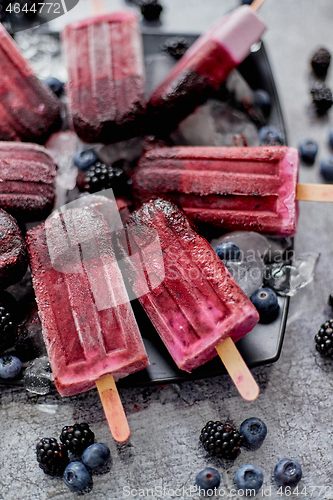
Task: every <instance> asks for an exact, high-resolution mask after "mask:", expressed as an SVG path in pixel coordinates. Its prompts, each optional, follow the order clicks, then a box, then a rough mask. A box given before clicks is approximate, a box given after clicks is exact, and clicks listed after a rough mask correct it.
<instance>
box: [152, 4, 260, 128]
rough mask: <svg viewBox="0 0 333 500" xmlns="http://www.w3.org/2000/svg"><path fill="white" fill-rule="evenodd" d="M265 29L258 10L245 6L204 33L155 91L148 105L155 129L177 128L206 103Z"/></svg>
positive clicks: (247, 53)
mask: <svg viewBox="0 0 333 500" xmlns="http://www.w3.org/2000/svg"><path fill="white" fill-rule="evenodd" d="M264 31H265V25H264V23H263V22H262V21H261V20H260V19H259V18H258V16H257V15H256V13H255V12H254V10H253V9H252V8H251V7H249V6H248V5H242V6H240V7H238V8H237V9H235V10H234V11H233V12H231V13H230V14H228V15H226V16H225V17H223V18H222V19H221V20H220V21H219V22H218V24H216V25H214V26H213V27H212V28H211V29H210V30H208V32H207V33H205V34H203V35H202V36H200V37H199V38H198V39H197V40H196V41H195V42H194V44H193V45H192V46H191V47H190V48H189V49H188V50H187V51H186V52H185V54H184V55H183V57H181V59H180V60H179V62H178V63H177V64H176V65H175V66H174V68H173V69H172V70H171V72H170V74H169V75H168V76H167V77H166V79H165V80H164V81H163V82H162V83H161V84H160V85H159V86H158V87H157V88H156V89H155V90H154V91H153V92H152V94H151V96H150V99H149V103H148V106H147V113H148V119H149V120H150V126H151V129H152V131H153V132H154V133H156V129H157V130H159V131H161V130H172V129H174V128H175V127H176V126H177V124H178V123H179V122H180V121H181V120H182V119H183V118H185V117H186V116H187V115H189V114H190V113H192V111H194V109H195V108H196V106H198V105H199V104H202V103H203V102H205V100H206V99H207V98H208V97H209V96H210V95H212V92H213V91H216V90H218V89H219V87H220V85H221V83H223V82H224V81H225V80H226V79H227V77H228V75H229V74H230V72H231V71H232V70H233V69H235V68H236V67H237V66H238V65H239V64H240V63H241V62H242V61H243V60H244V59H245V57H246V56H247V55H249V53H250V49H251V45H253V43H255V42H257V41H258V40H259V39H260V37H261V35H262V34H263V32H264Z"/></svg>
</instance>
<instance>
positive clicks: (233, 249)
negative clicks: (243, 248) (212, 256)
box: [216, 241, 240, 260]
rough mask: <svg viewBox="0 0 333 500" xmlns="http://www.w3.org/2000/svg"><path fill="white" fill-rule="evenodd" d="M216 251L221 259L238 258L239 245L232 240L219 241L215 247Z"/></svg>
mask: <svg viewBox="0 0 333 500" xmlns="http://www.w3.org/2000/svg"><path fill="white" fill-rule="evenodd" d="M216 253H217V255H218V256H219V257H220V259H221V260H238V259H239V256H240V250H239V247H238V246H237V245H236V244H235V243H233V242H232V241H225V242H223V243H220V244H219V245H218V247H217V248H216Z"/></svg>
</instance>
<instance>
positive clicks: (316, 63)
mask: <svg viewBox="0 0 333 500" xmlns="http://www.w3.org/2000/svg"><path fill="white" fill-rule="evenodd" d="M330 62H331V54H330V53H329V51H328V50H327V49H324V48H321V49H318V50H317V51H316V52H315V53H314V54H313V56H312V59H311V66H312V69H313V71H314V73H315V74H316V75H317V76H318V77H319V78H326V75H327V70H328V67H329V65H330Z"/></svg>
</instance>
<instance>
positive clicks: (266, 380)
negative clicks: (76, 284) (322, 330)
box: [0, 0, 333, 500]
mask: <svg viewBox="0 0 333 500" xmlns="http://www.w3.org/2000/svg"><path fill="white" fill-rule="evenodd" d="M81 2H82V3H81ZM81 2H80V4H79V6H78V7H75V8H74V9H73V11H72V12H71V13H70V14H68V18H67V17H64V18H62V19H61V20H58V21H57V22H58V27H59V24H60V23H61V24H63V23H65V22H67V21H68V20H70V19H71V18H73V16H76V17H80V16H81V17H82V16H83V15H86V13H87V11H86V10H85V9H84V11H83V10H82V9H83V6H86V5H87V2H84V0H81ZM124 3H125V2H122V1H120V0H117V1H116V0H114V1H112V2H111V0H110V1H109V2H106V4H107V5H108V6H110V8H111V9H116V8H118V7H119V6H123V5H124ZM163 3H164V4H165V11H164V14H163V18H162V20H163V26H162V28H163V29H166V30H170V31H180V32H182V31H187V32H191V31H193V32H195V31H199V30H201V29H202V28H205V27H206V26H208V24H209V23H210V22H212V21H214V20H215V19H216V17H218V15H219V13H221V14H222V13H223V12H224V11H225V10H226V8H228V7H229V6H230V5H233V2H229V1H228V2H227V1H225V2H221V0H208V1H207V2H201V1H198V0H187V1H182V2H180V1H179V0H167V1H166V0H165V1H164V2H163ZM127 5H129V3H127ZM260 14H261V16H262V18H263V19H264V20H265V21H266V23H267V26H268V31H267V33H266V34H265V36H264V40H265V42H266V48H267V51H268V53H269V56H270V59H271V64H272V67H273V71H274V74H275V77H276V82H277V86H278V90H279V95H280V99H281V103H282V107H283V110H284V115H285V120H286V124H287V127H288V132H289V144H290V145H292V146H297V144H298V141H299V140H300V139H301V138H304V137H311V138H314V139H316V140H317V141H318V142H319V145H320V151H319V155H318V157H319V158H320V157H323V156H325V155H326V154H328V152H329V149H328V145H327V133H328V130H329V127H330V126H331V125H332V113H333V111H332V110H331V112H330V113H329V115H328V117H327V118H325V119H322V120H319V119H317V118H315V117H314V116H313V115H312V114H311V112H310V109H309V108H310V107H309V104H310V96H309V92H308V87H309V58H310V57H311V55H312V53H313V52H314V50H316V48H317V47H319V46H321V45H324V46H326V47H327V48H328V49H330V50H331V51H333V38H332V22H333V3H332V1H331V0H317V1H316V2H313V1H311V0H293V1H292V2H291V1H290V0H279V1H274V0H267V1H266V3H265V4H264V6H263V7H262V9H261V12H260ZM328 81H329V83H330V84H332V68H331V70H330V73H329V80H328ZM300 179H301V180H302V181H306V182H320V181H321V179H320V176H319V163H318V162H316V164H315V166H314V167H305V166H301V168H300ZM300 208H301V214H300V224H299V231H298V233H297V236H296V238H295V245H296V250H297V251H298V252H310V251H318V250H319V251H320V252H321V257H320V260H319V264H318V267H317V272H316V276H315V279H314V281H313V283H312V284H310V285H309V286H308V287H307V288H305V289H303V290H300V291H299V293H298V294H297V295H296V296H295V297H293V298H292V300H291V306H290V312H289V319H288V324H287V330H286V335H285V341H284V345H283V350H282V354H281V357H280V359H279V360H278V361H277V362H276V363H275V364H272V365H269V366H263V367H260V368H256V369H253V374H254V377H255V378H256V380H257V381H258V383H259V385H260V389H261V393H260V396H259V399H258V400H257V401H255V402H252V403H247V402H245V401H243V400H242V399H241V398H240V397H239V396H238V394H237V392H236V389H235V388H234V387H233V385H232V383H231V382H230V380H229V378H228V376H226V375H222V376H219V377H215V378H211V379H204V380H199V381H196V382H187V383H182V384H180V385H168V386H164V387H149V388H139V389H138V388H135V389H134V388H121V389H120V395H121V399H122V401H123V403H124V407H125V410H126V413H127V415H128V420H129V425H130V427H131V431H132V437H131V439H130V443H129V444H127V445H123V446H119V445H117V444H116V443H115V442H114V441H113V440H112V438H111V436H110V433H109V430H108V427H107V425H106V422H105V419H104V415H103V411H102V408H101V404H100V402H99V399H98V396H97V392H96V391H90V392H88V393H85V394H82V395H79V396H77V397H70V398H60V397H59V396H57V395H56V394H53V395H47V396H31V395H29V394H28V393H26V392H25V390H23V389H22V388H20V387H15V388H8V387H1V388H0V391H1V393H0V394H1V396H0V429H1V431H0V435H1V448H0V498H1V499H4V500H14V499H15V500H17V498H23V499H31V500H35V499H36V500H37V499H38V500H47V499H57V500H63V499H70V498H74V497H75V496H79V495H77V494H73V493H71V492H69V491H68V489H67V488H66V486H65V485H64V484H63V483H62V481H61V479H57V478H50V477H48V476H46V475H44V474H43V472H42V471H41V470H40V469H39V468H38V466H37V463H36V460H35V451H34V448H35V444H36V442H37V440H38V439H39V438H40V437H43V436H55V437H58V435H59V433H60V431H61V428H62V426H63V425H65V424H69V423H72V422H73V421H87V422H88V423H89V424H90V425H91V427H92V428H93V430H94V432H95V434H96V438H97V440H98V441H101V442H104V443H106V444H108V446H109V447H110V449H111V455H112V461H111V463H110V464H109V467H108V468H107V470H106V471H104V473H101V474H100V475H94V476H93V488H92V490H91V492H88V493H86V494H85V495H84V497H85V498H87V499H90V498H91V499H98V500H110V499H117V500H118V499H122V498H139V491H133V492H132V493H131V494H130V495H129V496H127V497H126V496H125V495H126V493H127V491H128V490H129V489H131V490H132V489H134V490H138V489H139V488H145V489H147V488H157V487H160V488H163V487H165V488H166V490H168V491H166V494H165V495H164V498H168V499H169V498H191V499H197V498H198V496H197V495H195V494H190V493H189V491H188V490H187V491H186V492H185V495H182V494H181V495H179V493H181V492H180V491H175V490H176V488H182V487H184V488H190V487H191V486H193V484H194V480H195V476H196V474H197V472H199V471H200V470H201V469H202V468H204V467H205V466H213V467H216V468H217V469H218V470H219V471H220V473H221V476H222V482H221V488H222V492H224V496H221V498H240V495H237V494H236V492H235V491H232V488H234V483H233V476H234V473H235V471H236V469H237V467H238V466H240V465H242V464H244V463H255V464H256V465H258V466H260V467H262V469H263V471H264V476H265V477H264V491H259V493H258V495H257V498H263V497H264V496H266V497H268V498H271V499H273V500H278V499H281V498H302V499H303V498H304V499H305V498H306V499H310V498H316V499H322V498H327V499H330V498H331V499H332V498H333V467H332V458H333V453H332V409H331V401H332V396H331V395H332V386H333V364H332V362H330V361H327V360H324V359H322V358H321V357H320V356H319V355H318V354H317V352H316V350H315V347H314V341H313V336H314V334H315V333H316V331H317V330H318V328H319V326H320V325H321V323H322V322H323V321H324V320H325V319H328V318H329V317H331V316H332V315H333V312H332V310H331V309H330V307H329V306H328V305H327V297H328V295H329V293H331V292H332V291H333V290H332V282H331V279H332V264H331V259H332V213H333V212H332V210H333V209H332V205H330V204H320V203H301V207H300ZM250 416H257V417H259V418H261V419H262V420H264V421H265V422H266V424H267V427H268V434H267V438H266V440H265V442H264V444H263V446H262V447H261V448H260V449H259V450H257V451H255V452H250V451H245V450H244V451H242V453H241V455H240V456H239V457H238V458H237V460H236V461H235V462H234V463H225V462H223V461H221V460H215V459H212V458H209V457H208V456H207V455H206V454H205V453H204V452H203V450H202V449H201V448H200V446H199V444H198V437H199V433H200V429H201V428H202V426H203V425H204V424H205V423H206V422H207V420H215V419H219V420H224V419H231V420H233V421H234V422H235V424H236V425H239V424H240V423H241V422H242V421H243V420H244V419H245V418H248V417H250ZM283 457H294V458H296V459H297V460H298V461H299V462H300V463H301V464H302V468H303V479H302V481H301V483H300V484H299V488H298V493H299V495H298V496H297V495H296V492H294V494H292V495H290V496H289V495H288V494H287V493H286V494H283V495H279V491H278V489H277V487H276V485H275V483H274V480H273V478H272V472H273V469H274V466H275V464H276V463H277V461H278V460H279V459H281V458H283ZM124 488H125V489H124ZM126 488H127V489H126ZM158 491H159V490H155V494H153V495H150V496H149V495H148V494H147V492H145V493H146V494H145V498H163V495H161V496H160V497H159V496H158ZM141 498H142V496H141Z"/></svg>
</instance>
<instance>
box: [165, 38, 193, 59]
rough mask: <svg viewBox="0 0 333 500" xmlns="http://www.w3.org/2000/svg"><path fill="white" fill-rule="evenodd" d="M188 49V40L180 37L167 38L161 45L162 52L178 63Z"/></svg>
mask: <svg viewBox="0 0 333 500" xmlns="http://www.w3.org/2000/svg"><path fill="white" fill-rule="evenodd" d="M187 49H188V43H187V41H186V39H185V38H182V37H179V36H173V37H171V38H167V39H166V40H165V42H164V43H162V44H161V51H162V52H166V53H167V54H169V55H170V56H171V57H173V58H174V59H176V60H177V61H178V59H180V58H181V57H182V56H183V55H184V54H185V52H186V51H187Z"/></svg>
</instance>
